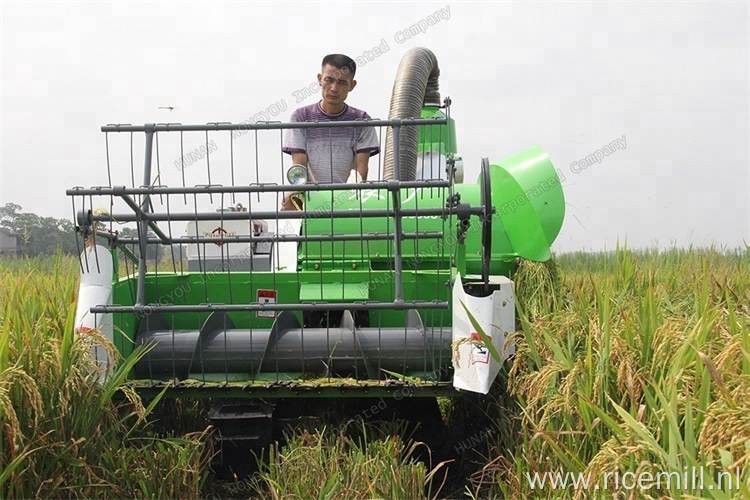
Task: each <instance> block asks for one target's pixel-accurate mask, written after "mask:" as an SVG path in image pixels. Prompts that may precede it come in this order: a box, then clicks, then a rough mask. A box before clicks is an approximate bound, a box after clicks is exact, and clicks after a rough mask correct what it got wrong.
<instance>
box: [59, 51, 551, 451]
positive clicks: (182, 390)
mask: <svg viewBox="0 0 750 500" xmlns="http://www.w3.org/2000/svg"><path fill="white" fill-rule="evenodd" d="M438 75H439V70H438V66H437V61H436V59H435V56H434V55H433V54H432V53H431V52H430V51H428V50H426V49H421V48H418V49H412V50H411V51H409V52H408V53H407V54H406V55H405V56H404V59H403V60H402V62H401V64H400V66H399V70H398V74H397V77H396V82H395V84H394V89H393V96H392V101H391V111H390V118H389V119H388V120H369V121H361V122H360V121H357V122H345V123H344V122H336V123H333V122H316V123H304V124H300V123H279V122H259V123H253V124H248V123H241V124H231V123H210V124H206V125H181V124H171V123H170V124H146V125H142V126H132V125H107V126H104V127H102V131H103V132H104V133H105V137H106V141H107V174H108V184H107V185H105V186H100V187H92V188H80V187H79V188H74V189H70V190H68V191H67V194H68V195H70V196H71V198H72V201H73V211H74V213H75V217H76V225H77V230H78V233H79V234H80V239H79V241H81V250H82V257H81V273H82V277H81V289H80V295H79V305H78V316H77V319H76V324H77V326H78V329H79V331H85V330H86V329H89V328H97V329H100V330H101V331H102V332H103V333H104V334H105V335H106V336H107V337H108V338H109V339H111V341H112V342H113V343H114V346H115V347H116V348H117V350H118V351H119V352H120V354H121V355H122V356H123V357H127V356H129V355H130V354H131V353H132V352H133V351H134V349H136V348H138V347H139V346H148V352H147V353H146V354H145V355H144V356H143V357H142V358H141V360H140V361H139V362H138V363H137V364H136V365H135V368H134V369H133V370H132V373H131V375H130V379H131V381H132V383H133V384H134V386H135V387H136V388H137V389H138V390H139V392H140V393H141V394H142V395H144V396H146V397H151V396H155V395H157V394H159V393H161V392H162V391H166V395H167V396H173V397H189V398H195V397H209V398H215V399H214V401H215V402H218V403H219V404H215V405H214V409H213V410H212V419H213V421H214V422H215V423H216V424H217V426H218V427H219V428H220V429H223V430H224V432H225V434H229V435H234V437H235V438H236V437H237V436H238V435H242V434H243V433H245V434H246V436H245V437H246V439H247V440H251V441H254V442H255V443H256V444H258V443H261V444H262V443H263V442H267V440H268V439H269V438H268V435H267V433H264V432H261V431H257V432H256V431H253V432H249V431H248V429H250V428H253V429H256V430H257V429H259V428H267V424H268V423H269V422H270V421H271V418H272V417H273V414H274V408H275V405H274V404H272V400H278V399H279V398H281V399H284V400H290V399H298V398H385V399H387V397H390V398H391V399H395V400H400V399H411V398H433V400H434V398H435V397H436V396H455V395H458V394H460V392H461V391H472V392H478V393H485V394H486V393H487V392H488V391H489V390H490V387H491V385H492V383H493V380H494V379H495V377H496V375H497V373H498V371H499V369H500V366H501V364H502V362H503V360H504V359H506V358H507V357H508V356H509V355H510V354H512V353H513V346H512V345H508V344H506V342H505V339H506V336H507V335H508V334H509V333H510V332H513V331H514V330H515V305H514V287H513V282H512V281H511V280H510V279H509V278H508V276H509V274H510V273H511V272H512V271H513V270H514V269H515V266H516V265H517V261H518V258H524V259H531V260H535V261H544V260H547V259H549V258H550V244H551V243H552V242H553V241H554V239H555V238H556V236H557V234H558V232H559V230H560V226H561V224H562V220H563V216H564V199H563V193H562V189H561V186H560V182H559V178H558V175H557V173H556V171H555V169H554V168H553V166H552V164H551V162H550V160H549V158H548V156H547V154H546V153H545V152H544V151H543V150H541V149H540V148H539V147H532V148H529V149H527V150H525V151H522V152H520V153H518V154H516V155H514V156H511V157H509V158H507V159H505V160H502V161H498V162H490V161H488V160H487V159H482V160H481V161H480V160H479V159H477V160H476V163H477V164H478V165H479V164H480V163H481V168H480V169H479V175H478V179H476V181H469V182H466V183H463V182H462V180H463V166H462V160H461V159H460V157H459V156H458V151H457V148H456V141H455V128H454V121H453V119H451V118H450V99H447V98H446V99H444V100H441V99H440V95H439V93H438ZM342 126H345V127H375V128H376V129H377V132H378V136H379V137H381V139H382V137H383V133H385V136H386V138H385V151H384V154H381V155H380V156H378V157H375V158H381V157H383V158H384V159H383V160H382V161H383V163H382V165H381V164H380V161H381V160H378V165H377V166H376V165H373V161H374V159H373V161H371V166H370V177H371V178H372V179H375V180H368V181H366V182H362V183H346V184H315V183H310V182H306V169H304V168H302V167H299V166H294V167H292V168H289V169H288V170H287V171H286V172H284V169H285V167H284V165H283V164H282V163H281V162H282V160H283V158H282V156H283V155H282V154H281V153H280V149H281V144H280V140H279V139H280V135H281V131H283V129H287V128H302V127H324V128H327V127H342ZM190 139H192V140H193V143H195V141H196V140H197V141H199V142H198V143H199V144H201V147H200V148H199V149H198V151H200V152H201V153H202V154H203V156H204V158H201V159H200V161H196V162H194V163H193V164H192V165H189V166H188V165H185V164H184V163H185V159H186V158H187V159H188V160H189V161H190V162H192V160H195V159H196V158H193V157H191V156H189V155H188V156H186V155H185V154H184V152H185V151H186V144H188V143H189V141H190ZM118 140H119V141H120V144H119V149H120V150H121V151H123V152H124V153H123V155H122V156H125V157H126V158H127V160H125V161H123V163H124V164H125V165H128V166H129V167H130V170H129V171H128V169H127V168H126V169H123V170H125V173H126V177H124V178H123V181H124V182H127V183H129V184H130V186H129V187H128V186H125V185H118V182H117V180H115V179H114V178H113V172H114V173H115V174H116V173H118V170H116V169H114V168H113V166H112V164H113V163H115V160H114V159H113V158H115V155H113V152H114V151H117V149H118V148H117V145H116V144H115V142H116V141H118ZM264 141H265V142H264ZM219 142H220V143H221V146H219V145H217V143H219ZM169 144H171V145H172V146H173V149H174V151H175V154H173V155H171V156H168V157H167V153H166V151H167V145H169ZM177 145H179V149H178V148H177ZM265 145H267V146H268V148H266V149H267V151H265V152H264V151H262V150H263V147H262V146H265ZM141 147H142V150H141ZM243 148H244V149H243ZM243 152H244V153H245V154H244V156H242V153H243ZM122 156H121V158H122ZM140 158H145V161H143V163H142V164H143V172H142V174H141V175H140V176H137V177H136V173H135V168H134V165H137V164H140V163H141V160H140ZM174 158H182V160H181V161H177V162H174V163H175V164H180V163H182V165H181V167H182V168H179V169H175V168H171V163H172V160H173V159H174ZM121 161H122V160H121ZM165 165H169V169H167V168H166V167H164V166H165ZM119 173H122V171H119ZM175 174H177V175H178V176H179V179H177V181H176V182H175V184H176V185H171V186H170V185H165V184H166V183H167V182H171V181H170V180H169V176H170V175H175ZM253 174H254V175H253ZM191 176H192V177H191ZM212 176H213V177H212ZM136 178H138V179H139V180H140V181H141V184H140V185H138V183H137V182H136V180H135V179H136ZM186 178H192V179H194V180H195V183H194V184H192V185H191V183H190V182H188V181H187V180H186ZM212 179H213V180H212ZM242 179H246V181H242ZM188 180H189V179H188ZM123 181H121V182H123ZM290 184H292V185H291V186H290ZM290 191H296V192H299V193H302V196H303V197H304V204H303V207H302V209H301V210H300V211H280V210H279V209H278V207H279V206H280V202H281V198H282V197H283V194H284V193H285V192H290ZM227 207H230V208H227ZM127 224H129V225H130V226H131V227H135V228H136V229H135V230H132V229H131V231H129V232H128V231H123V229H124V227H127V226H124V225H127ZM152 254H153V255H154V256H162V257H164V256H165V255H166V256H168V257H169V258H168V259H164V258H162V259H155V260H154V259H153V258H151V259H149V258H148V257H149V256H150V255H152ZM164 261H167V262H169V263H168V264H165V263H164ZM467 312H468V313H470V314H467ZM476 324H478V325H479V326H480V327H481V328H477V327H476ZM487 343H491V345H487ZM95 355H96V356H97V359H98V361H99V363H100V366H101V369H102V373H103V375H104V376H106V374H107V373H108V372H109V371H110V370H112V369H113V366H112V363H111V360H110V359H109V358H108V357H107V355H106V353H105V352H103V351H97V352H96V353H95ZM239 400H242V401H244V403H243V404H238V403H237V401H239ZM222 401H223V402H224V404H221V402H222ZM260 401H263V402H264V403H260ZM269 402H271V403H269ZM268 425H270V424H268ZM231 429H234V430H231ZM238 429H240V430H238ZM258 436H261V437H258ZM262 436H265V437H262Z"/></svg>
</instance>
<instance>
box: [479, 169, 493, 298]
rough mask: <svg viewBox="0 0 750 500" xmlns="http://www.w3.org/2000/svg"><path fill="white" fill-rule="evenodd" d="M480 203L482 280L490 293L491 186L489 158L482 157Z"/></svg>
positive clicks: (485, 288)
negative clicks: (482, 214)
mask: <svg viewBox="0 0 750 500" xmlns="http://www.w3.org/2000/svg"><path fill="white" fill-rule="evenodd" d="M481 176H482V179H481V182H480V184H481V186H480V189H481V204H482V206H483V207H484V216H483V218H482V281H483V282H484V293H486V294H489V293H490V263H491V262H492V215H493V208H492V186H491V185H490V160H489V159H488V158H482V171H481Z"/></svg>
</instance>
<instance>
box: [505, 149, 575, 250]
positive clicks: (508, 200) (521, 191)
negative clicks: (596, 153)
mask: <svg viewBox="0 0 750 500" xmlns="http://www.w3.org/2000/svg"><path fill="white" fill-rule="evenodd" d="M490 178H491V180H492V181H491V182H492V204H493V205H494V206H495V209H496V212H495V216H494V221H495V222H498V221H499V222H500V224H493V231H492V232H493V241H501V240H502V239H505V238H503V235H502V233H503V232H504V233H505V235H504V236H505V237H506V238H507V241H508V242H509V243H510V246H511V248H512V251H513V253H514V254H515V255H517V256H519V257H523V258H525V259H530V260H535V261H545V260H547V259H549V258H550V245H551V244H552V242H553V241H555V238H556V237H557V235H558V233H559V232H560V227H561V226H562V221H563V218H564V216H565V199H564V197H563V192H562V187H561V185H560V179H559V177H558V176H557V172H556V171H555V168H554V167H553V166H552V163H551V162H550V161H549V157H548V156H547V153H545V152H544V151H543V150H542V149H541V148H540V147H538V146H533V147H531V148H529V149H526V150H525V151H522V152H520V153H518V154H515V155H513V156H511V157H509V158H506V159H505V160H503V161H501V162H499V163H496V164H493V165H491V166H490ZM495 235H497V237H498V239H497V240H495V239H494V238H495ZM493 246H494V245H493Z"/></svg>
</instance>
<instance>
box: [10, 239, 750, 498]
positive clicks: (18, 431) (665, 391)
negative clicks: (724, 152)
mask: <svg viewBox="0 0 750 500" xmlns="http://www.w3.org/2000/svg"><path fill="white" fill-rule="evenodd" d="M77 266H78V265H77V262H76V261H75V259H69V258H64V257H61V256H58V257H56V258H46V259H37V260H15V261H9V260H3V261H0V427H1V428H2V432H0V497H3V498H29V497H55V498H58V497H66V498H67V497H74V498H81V497H87V498H88V497H112V496H117V497H137V498H146V497H149V498H150V497H156V498H176V497H179V498H199V497H233V498H239V497H245V498H248V497H267V498H309V497H316V498H416V497H425V498H430V497H434V496H437V497H446V496H450V497H466V496H471V497H476V498H485V497H496V498H502V497H507V498H519V497H528V496H535V497H540V498H548V497H562V498H588V497H591V496H606V497H611V496H612V495H618V496H621V497H634V498H642V497H653V498H661V497H674V498H682V497H687V498H694V497H701V498H703V497H705V498H747V497H750V309H749V307H750V306H749V304H750V249H748V248H745V249H741V250H736V251H727V250H722V251H718V250H704V249H690V250H681V249H673V250H670V251H666V252H657V251H629V250H625V249H618V250H617V251H616V252H614V253H608V254H605V253H596V254H594V253H580V254H566V255H560V256H557V257H556V259H555V263H554V264H553V263H547V264H536V263H527V262H524V263H522V265H521V267H520V268H519V270H518V272H517V274H516V275H515V276H514V279H515V280H516V282H517V297H518V301H519V325H518V326H519V331H518V332H517V333H516V334H515V335H514V340H515V342H516V344H517V347H518V351H517V354H516V355H515V357H514V358H513V360H512V362H510V363H508V365H507V369H506V370H505V371H503V372H502V373H501V375H500V376H499V381H498V383H497V384H496V385H497V390H496V391H493V393H491V394H490V395H489V396H486V397H479V396H467V397H463V398H458V399H453V400H445V401H442V400H441V401H440V405H441V409H442V410H443V417H444V420H445V426H446V428H447V429H448V431H447V432H446V433H445V436H440V437H439V438H438V439H437V440H436V441H443V442H444V444H445V446H443V449H442V450H440V451H439V450H437V449H433V450H432V451H428V445H429V446H432V447H433V448H435V447H436V446H435V444H434V443H427V444H424V443H419V442H416V441H414V440H412V439H410V437H409V436H410V435H409V433H408V432H407V431H406V430H405V428H404V427H403V426H399V425H380V426H377V427H372V426H366V427H364V428H363V429H362V432H360V433H359V434H358V435H357V436H356V437H353V436H350V435H342V434H341V433H340V430H341V428H340V427H339V428H333V429H332V428H326V429H307V430H301V431H299V432H297V433H295V434H294V435H291V436H290V437H289V439H288V441H287V443H285V444H283V445H278V446H275V447H273V448H272V449H271V451H270V453H269V454H268V457H267V460H266V465H265V466H264V467H263V468H262V469H261V470H260V471H259V473H258V474H256V475H255V476H253V478H251V479H248V480H243V481H238V482H236V484H234V483H230V484H217V482H216V481H214V480H213V479H212V477H211V475H210V474H209V472H208V464H209V461H210V458H211V455H212V453H213V451H212V449H211V444H210V436H209V435H210V429H208V428H206V426H205V423H204V421H203V420H202V419H201V418H200V415H198V417H197V418H192V419H191V418H187V417H186V419H185V421H190V422H191V423H190V424H186V423H185V422H182V423H181V424H180V425H179V426H178V427H179V428H177V429H173V431H172V432H167V431H165V428H168V426H166V425H164V422H163V421H162V422H159V418H162V419H163V418H164V417H163V415H164V414H165V411H164V408H163V406H164V402H159V401H152V402H143V401H141V400H140V398H139V397H138V395H137V394H135V393H134V391H133V390H132V388H130V387H129V386H128V385H127V383H126V381H125V375H126V373H127V370H128V368H129V367H130V366H132V364H133V363H134V362H135V361H136V359H137V358H136V357H133V358H129V359H128V360H125V361H124V362H123V363H122V365H121V367H120V369H118V370H117V371H116V372H115V375H114V377H112V379H111V380H108V381H106V382H103V383H100V381H98V380H97V379H96V374H95V373H96V372H95V371H94V370H93V369H92V365H91V362H90V360H89V359H88V357H87V353H88V352H89V350H90V349H91V347H92V346H93V345H105V346H106V341H105V340H104V339H102V338H100V337H97V336H96V334H91V335H87V336H82V335H74V334H73V316H74V314H75V299H76V292H77V282H78V268H77ZM139 354H140V353H136V356H138V355H139ZM178 406H179V405H178ZM182 408H184V409H185V410H184V412H185V413H193V414H195V413H197V412H200V409H201V408H202V406H201V405H191V404H190V402H184V404H183V405H182ZM154 410H155V411H154ZM178 411H179V408H178ZM193 416H195V415H193ZM457 429H469V430H461V431H457ZM446 450H447V451H446ZM433 451H434V455H435V456H434V457H433V459H432V460H425V457H430V456H431V453H432V452H433ZM696 470H700V472H701V476H700V479H701V481H702V483H700V484H694V481H690V480H689V479H692V477H690V478H688V477H687V472H688V471H690V473H691V476H692V475H693V471H696ZM535 473H536V474H538V476H534V474H535ZM545 473H546V474H548V475H547V476H542V475H543V474H545ZM557 473H560V474H563V475H564V474H568V473H570V474H578V473H581V474H582V475H583V476H582V477H584V478H587V480H588V481H589V486H588V487H587V488H584V487H583V486H582V485H581V484H578V485H577V486H576V487H573V486H572V485H570V484H567V485H566V486H562V484H561V483H556V485H555V487H553V486H552V485H550V481H552V478H553V477H555V476H553V475H554V474H557ZM627 473H631V474H632V476H630V477H628V476H627V475H626V474H627ZM659 474H662V476H661V477H663V478H666V477H667V476H665V475H666V474H671V475H670V476H668V477H669V478H670V479H671V482H670V484H669V485H667V484H666V482H665V481H662V482H661V483H660V484H659V485H658V487H657V485H656V484H655V481H651V483H649V484H648V486H649V487H648V488H635V487H633V488H631V487H629V486H632V481H631V482H630V483H629V482H628V481H626V479H630V478H635V477H638V478H644V477H646V478H647V477H651V478H652V479H653V478H656V477H657V476H659ZM636 475H637V476H636ZM649 475H650V476H649ZM678 476H679V477H680V478H681V479H682V478H683V477H684V478H686V480H684V481H683V480H680V481H679V483H680V484H678V480H677V477H678ZM532 477H537V478H541V477H546V478H547V479H548V481H547V483H545V485H544V486H541V485H540V484H539V483H538V482H536V483H534V484H532V482H531V481H530V480H529V479H530V478H532ZM560 477H563V476H560ZM615 478H617V479H618V481H617V484H614V479H615ZM446 480H447V481H446ZM605 483H608V484H607V485H606V487H605ZM594 485H596V486H598V489H597V490H596V492H593V491H592V490H591V489H590V488H594Z"/></svg>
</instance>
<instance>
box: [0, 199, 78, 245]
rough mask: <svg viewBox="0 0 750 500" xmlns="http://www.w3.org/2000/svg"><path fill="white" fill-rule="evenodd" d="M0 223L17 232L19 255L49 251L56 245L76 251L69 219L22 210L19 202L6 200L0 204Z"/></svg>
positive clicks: (73, 232) (74, 236)
mask: <svg viewBox="0 0 750 500" xmlns="http://www.w3.org/2000/svg"><path fill="white" fill-rule="evenodd" d="M0 227H4V228H6V229H9V230H10V231H12V232H13V233H15V234H17V235H18V238H19V240H20V251H21V253H22V254H23V255H27V256H29V257H35V256H37V255H52V254H54V253H55V252H57V250H58V249H60V250H62V252H63V253H65V254H69V255H75V254H77V253H78V245H76V234H75V227H74V226H73V223H72V222H71V221H69V220H66V219H55V218H54V217H41V216H39V215H36V214H32V213H23V212H22V211H21V206H20V205H16V204H15V203H6V204H5V206H4V207H0Z"/></svg>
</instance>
